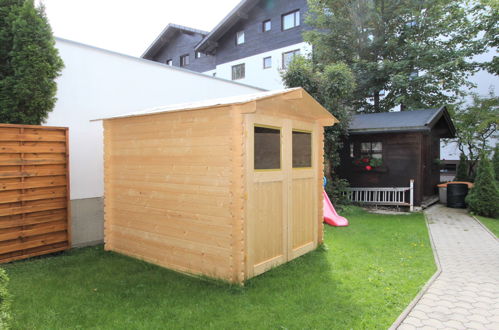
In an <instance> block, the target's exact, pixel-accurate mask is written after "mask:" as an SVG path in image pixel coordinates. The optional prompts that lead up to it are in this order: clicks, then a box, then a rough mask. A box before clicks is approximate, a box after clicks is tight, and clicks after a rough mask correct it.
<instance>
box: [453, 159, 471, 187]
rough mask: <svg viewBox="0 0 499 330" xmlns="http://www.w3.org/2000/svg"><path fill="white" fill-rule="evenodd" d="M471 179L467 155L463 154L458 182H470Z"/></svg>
mask: <svg viewBox="0 0 499 330" xmlns="http://www.w3.org/2000/svg"><path fill="white" fill-rule="evenodd" d="M469 179H470V178H469V177H468V159H466V155H465V154H464V153H463V152H461V155H460V156H459V165H458V166H457V172H456V178H455V179H454V180H456V181H468V180H469Z"/></svg>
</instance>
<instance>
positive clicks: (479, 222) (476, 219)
mask: <svg viewBox="0 0 499 330" xmlns="http://www.w3.org/2000/svg"><path fill="white" fill-rule="evenodd" d="M468 215H469V216H471V217H472V218H473V219H475V221H476V222H478V224H479V225H480V226H482V228H483V229H485V231H486V232H488V233H489V234H490V235H492V237H494V238H495V239H496V241H499V238H498V237H497V236H496V235H495V234H494V233H493V232H491V231H490V229H489V228H488V227H487V226H486V225H484V224H483V223H482V222H481V221H480V220H478V218H477V217H475V216H474V215H471V214H469V213H468Z"/></svg>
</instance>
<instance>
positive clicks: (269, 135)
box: [254, 126, 281, 170]
mask: <svg viewBox="0 0 499 330" xmlns="http://www.w3.org/2000/svg"><path fill="white" fill-rule="evenodd" d="M254 132H255V144H254V156H255V160H254V167H255V170H278V169H280V168H281V130H280V129H279V128H269V127H259V126H255V131H254Z"/></svg>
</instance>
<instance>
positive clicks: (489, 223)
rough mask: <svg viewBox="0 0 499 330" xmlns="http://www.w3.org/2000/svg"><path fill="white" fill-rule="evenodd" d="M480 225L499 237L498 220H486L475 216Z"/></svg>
mask: <svg viewBox="0 0 499 330" xmlns="http://www.w3.org/2000/svg"><path fill="white" fill-rule="evenodd" d="M476 217H477V218H478V220H480V222H481V223H483V224H484V225H485V226H486V227H487V228H489V230H490V231H491V232H493V233H494V235H496V237H499V219H492V218H486V217H481V216H476Z"/></svg>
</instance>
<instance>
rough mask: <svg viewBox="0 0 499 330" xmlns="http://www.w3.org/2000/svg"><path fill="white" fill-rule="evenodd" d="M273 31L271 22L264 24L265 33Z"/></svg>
mask: <svg viewBox="0 0 499 330" xmlns="http://www.w3.org/2000/svg"><path fill="white" fill-rule="evenodd" d="M270 29H272V23H271V21H270V20H268V21H265V22H263V32H267V31H270Z"/></svg>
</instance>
